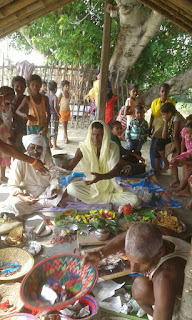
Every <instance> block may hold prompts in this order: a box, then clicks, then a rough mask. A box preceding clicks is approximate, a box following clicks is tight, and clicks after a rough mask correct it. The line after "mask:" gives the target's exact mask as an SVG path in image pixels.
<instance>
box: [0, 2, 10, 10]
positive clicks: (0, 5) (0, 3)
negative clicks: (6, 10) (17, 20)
mask: <svg viewBox="0 0 192 320" xmlns="http://www.w3.org/2000/svg"><path fill="white" fill-rule="evenodd" d="M8 3H10V0H0V8H3V7H4V6H6V5H7V4H8Z"/></svg>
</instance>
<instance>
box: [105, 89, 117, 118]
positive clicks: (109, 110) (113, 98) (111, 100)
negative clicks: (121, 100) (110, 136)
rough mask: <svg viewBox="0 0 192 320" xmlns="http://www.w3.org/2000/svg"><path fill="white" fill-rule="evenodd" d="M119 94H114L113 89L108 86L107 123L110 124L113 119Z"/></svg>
mask: <svg viewBox="0 0 192 320" xmlns="http://www.w3.org/2000/svg"><path fill="white" fill-rule="evenodd" d="M116 100H117V96H115V95H113V92H112V89H111V88H107V104H106V109H105V123H106V124H109V123H110V122H111V121H112V120H113V108H114V103H115V101H116Z"/></svg>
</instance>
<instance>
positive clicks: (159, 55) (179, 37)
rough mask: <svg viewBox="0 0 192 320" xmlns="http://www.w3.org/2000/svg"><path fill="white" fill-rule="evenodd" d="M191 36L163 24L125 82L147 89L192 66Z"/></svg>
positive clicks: (170, 25) (168, 24)
mask: <svg viewBox="0 0 192 320" xmlns="http://www.w3.org/2000/svg"><path fill="white" fill-rule="evenodd" d="M191 47H192V36H191V35H189V34H187V33H185V32H184V31H182V30H181V29H179V28H178V27H177V26H175V25H174V24H172V23H171V22H168V21H164V23H163V24H162V26H161V28H160V30H159V32H158V33H157V34H156V36H155V37H154V38H153V39H152V40H151V42H150V43H149V44H148V45H147V46H146V47H145V49H144V50H143V52H142V54H141V56H140V58H139V59H138V61H137V62H136V64H135V65H134V68H133V69H132V71H131V73H130V74H129V82H130V81H133V82H136V83H139V84H140V88H141V89H144V90H147V89H148V88H149V87H152V86H153V85H155V84H157V83H160V82H163V81H164V80H165V79H168V78H171V77H173V76H175V75H177V74H179V73H180V72H184V71H186V70H187V69H188V68H190V67H191V65H192V51H191Z"/></svg>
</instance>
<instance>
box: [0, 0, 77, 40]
mask: <svg viewBox="0 0 192 320" xmlns="http://www.w3.org/2000/svg"><path fill="white" fill-rule="evenodd" d="M73 1H74V0H0V38H2V37H4V36H6V35H7V34H9V33H11V32H13V31H15V30H17V29H19V28H21V27H22V26H24V25H26V24H29V23H30V22H31V21H34V20H36V19H38V18H40V17H42V16H44V15H45V14H47V13H49V12H51V11H55V10H57V9H58V8H61V7H63V6H64V5H65V4H68V3H70V2H73Z"/></svg>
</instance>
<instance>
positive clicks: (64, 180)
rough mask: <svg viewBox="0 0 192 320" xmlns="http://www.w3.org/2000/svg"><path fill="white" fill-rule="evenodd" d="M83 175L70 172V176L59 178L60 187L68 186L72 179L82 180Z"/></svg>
mask: <svg viewBox="0 0 192 320" xmlns="http://www.w3.org/2000/svg"><path fill="white" fill-rule="evenodd" d="M84 177H85V175H84V173H79V172H72V173H71V174H70V175H68V176H65V177H61V179H60V185H61V186H62V187H66V186H68V184H69V183H70V182H71V181H72V179H74V178H84Z"/></svg>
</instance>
